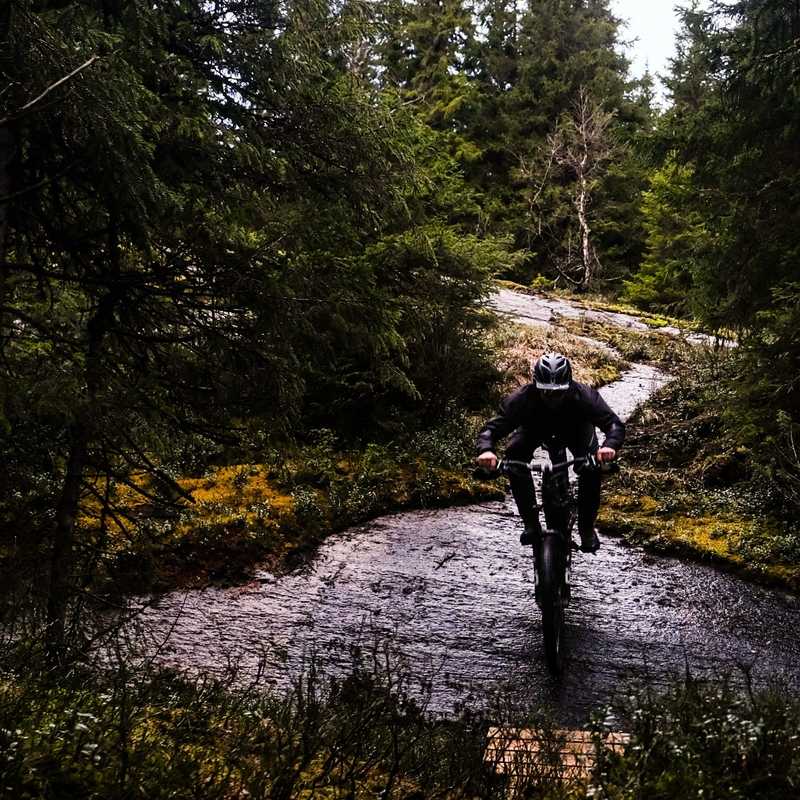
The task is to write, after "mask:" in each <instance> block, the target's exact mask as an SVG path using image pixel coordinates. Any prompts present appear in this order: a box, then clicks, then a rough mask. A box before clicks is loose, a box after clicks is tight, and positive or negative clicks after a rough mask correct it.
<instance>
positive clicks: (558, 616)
mask: <svg viewBox="0 0 800 800" xmlns="http://www.w3.org/2000/svg"><path fill="white" fill-rule="evenodd" d="M562 548H563V545H562V543H561V542H560V541H559V539H558V537H557V536H545V537H544V539H543V541H542V546H541V550H540V556H539V570H538V572H539V587H538V588H539V591H538V595H539V606H540V608H541V610H542V634H543V637H544V656H545V661H546V662H547V668H548V669H549V670H550V672H552V673H553V674H554V675H560V674H561V671H562V669H563V667H564V658H563V652H562V644H563V642H562V640H563V631H564V604H563V602H562V597H561V594H562V586H563V582H564V558H563V553H562Z"/></svg>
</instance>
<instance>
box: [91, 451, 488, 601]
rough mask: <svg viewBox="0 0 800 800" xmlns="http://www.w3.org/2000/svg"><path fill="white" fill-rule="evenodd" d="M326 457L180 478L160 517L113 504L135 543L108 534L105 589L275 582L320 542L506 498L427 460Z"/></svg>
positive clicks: (138, 506) (130, 494) (130, 502)
mask: <svg viewBox="0 0 800 800" xmlns="http://www.w3.org/2000/svg"><path fill="white" fill-rule="evenodd" d="M377 450H380V452H379V453H376V451H377ZM327 455H328V462H327V465H325V464H323V465H320V464H319V462H316V461H314V462H310V461H309V460H308V458H307V456H304V455H303V453H302V451H301V452H298V453H297V454H296V455H295V456H294V457H289V458H286V459H285V460H281V461H280V463H278V464H276V463H273V464H237V465H230V466H225V467H219V468H215V469H211V470H209V471H208V472H207V474H205V475H204V476H203V477H200V478H180V479H178V481H177V483H178V485H179V486H180V487H181V488H182V489H183V490H184V491H185V492H186V494H187V496H188V498H189V499H188V500H183V501H181V502H180V503H179V504H178V505H177V506H176V508H175V509H174V510H173V511H172V512H171V513H167V514H163V513H158V512H155V511H154V509H153V508H152V506H151V505H150V504H149V503H147V502H146V501H145V500H144V499H143V498H142V497H141V496H137V495H136V494H135V492H134V491H133V490H132V489H130V488H127V487H126V488H125V489H124V491H122V492H121V494H122V496H121V497H117V498H115V499H116V502H117V503H118V504H120V505H122V506H124V507H125V511H126V515H127V516H128V517H129V518H130V519H131V520H132V522H133V524H132V525H131V526H130V527H131V528H133V530H134V535H130V534H129V533H128V529H127V526H126V529H125V530H123V528H121V527H119V526H114V525H111V526H110V528H109V535H108V541H107V544H106V548H107V552H108V553H109V555H110V565H109V568H108V578H109V581H113V583H114V584H115V586H116V588H117V589H121V590H122V591H131V590H133V591H146V590H162V591H163V590H168V589H173V588H177V587H184V586H197V585H205V584H207V583H209V582H212V583H223V584H225V583H230V582H236V581H241V580H244V579H246V578H247V577H248V576H249V575H250V574H251V573H252V570H253V568H254V567H255V566H256V565H261V566H262V567H265V568H267V569H271V570H273V571H276V572H280V571H282V570H285V569H287V568H289V567H291V566H294V565H296V564H297V563H298V561H299V560H302V559H304V558H305V557H307V556H308V554H309V553H310V552H312V551H313V549H314V548H315V547H316V546H317V545H319V543H320V542H321V541H322V540H323V539H324V538H325V537H326V536H327V535H329V534H331V533H333V532H335V531H338V530H342V529H343V528H346V527H348V526H350V525H353V524H356V523H359V522H362V521H364V520H366V519H368V518H370V517H374V516H377V515H379V514H383V513H387V512H389V511H396V510H400V509H409V508H420V507H431V506H439V505H447V504H460V503H467V502H476V501H478V500H486V499H493V498H494V499H496V498H499V497H502V496H503V495H502V491H501V490H500V488H499V487H498V486H496V485H494V484H487V483H482V482H479V481H475V480H473V479H472V478H471V477H468V476H467V474H466V471H457V470H456V469H454V468H446V467H443V466H439V465H437V464H435V463H432V462H431V461H430V460H426V459H425V458H424V457H420V458H418V459H416V460H414V461H409V460H403V458H402V454H400V453H393V452H391V451H390V450H388V449H379V448H375V447H374V446H373V447H372V449H371V450H368V451H367V452H349V453H342V452H335V451H330V452H329V453H328V454H327ZM329 466H330V469H329ZM82 524H83V526H84V528H89V527H90V526H95V527H96V526H97V518H96V517H95V515H94V514H93V513H92V509H91V508H86V507H85V508H84V511H83V515H82Z"/></svg>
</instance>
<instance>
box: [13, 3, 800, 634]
mask: <svg viewBox="0 0 800 800" xmlns="http://www.w3.org/2000/svg"><path fill="white" fill-rule="evenodd" d="M681 17H682V29H681V32H680V35H679V41H678V48H677V55H676V57H675V59H674V61H673V62H672V65H671V74H670V75H669V76H668V77H667V78H666V85H667V87H668V91H669V103H668V105H667V107H666V108H665V109H663V110H661V109H659V108H657V107H656V106H655V105H654V102H653V91H652V81H651V79H650V77H649V76H648V75H645V76H644V77H643V78H642V79H638V80H632V79H631V78H630V77H629V74H628V63H627V61H626V59H625V58H624V56H623V55H621V49H620V46H619V45H620V22H619V20H617V19H616V18H615V17H614V16H613V14H612V13H611V12H610V10H609V7H608V3H607V2H604V1H603V0H585V1H580V0H546V1H545V0H543V1H542V2H530V3H528V4H518V3H512V2H507V0H487V1H486V2H476V3H471V4H470V3H466V2H462V0H440V1H438V2H427V1H426V2H415V3H395V2H379V3H366V2H363V3H362V2H350V1H348V2H343V3H328V2H325V1H324V0H303V1H302V2H291V3H268V2H267V3H265V2H259V3H252V2H233V1H231V2H226V1H224V0H219V1H218V2H210V3H204V4H196V3H190V2H169V3H161V2H155V3H142V2H136V1H135V0H130V1H129V2H102V3H100V2H34V1H33V0H15V1H14V2H11V3H8V4H5V5H4V7H3V10H2V12H0V41H1V42H2V50H1V51H0V52H1V53H2V55H1V58H2V70H3V79H2V87H0V89H2V93H1V94H0V104H1V108H0V270H1V271H0V333H1V334H2V335H1V337H0V359H1V360H0V369H1V370H2V382H0V392H1V394H0V430H1V436H2V438H0V448H1V449H2V461H3V464H4V470H3V472H2V475H0V497H1V499H0V515H1V516H2V528H3V530H4V531H6V536H5V541H6V543H5V546H4V552H3V563H4V570H3V571H4V574H5V575H6V576H7V578H6V582H7V585H10V584H11V583H12V582H13V581H12V579H11V576H15V575H18V574H27V572H28V570H27V569H23V568H22V564H23V562H25V563H27V564H28V566H31V565H34V566H31V569H32V570H33V572H36V573H38V577H37V578H36V579H34V580H32V581H28V580H27V579H26V586H27V587H28V588H27V589H26V591H28V590H29V589H30V587H31V586H35V587H36V588H35V589H33V590H31V591H32V595H31V596H33V597H36V598H38V599H37V600H35V601H34V602H33V604H34V605H37V603H39V604H41V603H40V601H41V602H43V603H44V605H45V606H46V611H45V612H44V619H45V620H46V621H47V624H48V625H50V626H51V629H52V626H53V625H55V626H56V629H57V631H60V632H57V633H56V635H55V640H56V641H60V640H61V639H62V638H63V630H62V628H63V627H64V626H65V625H66V624H67V623H66V618H67V609H68V608H69V607H70V603H71V602H72V600H73V599H74V597H75V594H76V592H78V593H79V591H80V587H81V586H84V587H85V586H87V585H89V584H91V583H92V581H93V577H94V575H95V573H96V572H97V571H98V570H100V571H102V569H105V570H106V571H108V570H109V569H111V568H110V567H109V566H108V564H109V563H110V562H112V561H113V562H114V563H115V564H116V567H115V569H116V570H117V572H124V568H123V567H122V566H120V558H119V557H118V556H119V554H117V556H114V555H113V554H112V556H108V550H109V545H108V542H109V530H110V529H111V528H114V529H116V530H117V531H118V532H119V531H123V532H129V531H130V530H131V529H138V530H139V532H141V530H142V529H144V528H145V527H147V525H149V526H150V528H149V530H150V531H151V532H152V530H154V527H153V522H152V519H149V521H148V522H147V525H145V522H144V521H143V519H142V517H141V516H139V517H138V518H137V517H132V516H131V515H130V513H129V512H130V508H129V507H128V509H127V511H126V503H128V506H129V505H130V499H129V498H128V500H126V501H121V500H120V494H119V493H120V490H121V489H124V488H126V487H127V489H128V490H130V491H134V492H137V493H139V494H140V495H141V496H143V497H144V499H145V500H146V502H147V503H149V505H150V509H151V510H152V509H153V508H160V509H169V508H173V510H174V508H175V506H176V504H179V503H180V501H181V500H182V499H184V498H185V497H186V496H187V492H186V490H185V488H182V487H181V485H179V483H178V482H177V480H176V478H177V477H178V476H181V475H184V476H185V475H202V474H203V470H205V469H207V468H208V467H209V466H210V465H217V466H219V465H223V464H237V463H243V462H244V461H247V460H248V459H249V460H250V461H259V462H261V463H265V462H270V463H273V464H278V466H280V462H281V460H282V458H283V456H282V455H281V454H282V453H285V452H287V450H288V449H291V448H292V447H297V446H298V445H299V446H300V447H301V448H302V447H315V446H316V447H319V442H320V441H321V440H322V441H324V442H326V443H328V444H329V445H330V448H329V449H336V448H338V449H339V450H345V449H347V448H350V449H351V450H353V449H354V450H356V451H360V452H365V450H368V449H369V448H368V445H370V446H372V447H373V448H374V447H381V446H387V445H389V444H391V445H392V446H395V447H400V448H401V449H402V448H403V447H405V448H406V449H407V450H414V449H415V448H416V449H420V447H421V445H420V442H422V441H426V440H425V438H424V434H425V432H426V431H427V432H430V431H435V430H439V431H440V435H439V438H438V440H437V437H436V436H434V437H433V440H434V441H438V445H437V446H436V447H434V449H437V447H438V451H437V452H439V455H441V451H442V450H443V449H444V450H447V443H446V441H445V440H447V439H448V437H449V438H450V439H452V440H453V442H455V441H461V439H464V433H463V430H462V431H461V432H459V422H463V420H464V419H466V416H467V415H468V414H469V413H470V412H473V413H474V412H476V411H482V410H483V409H485V407H486V401H487V398H490V397H491V396H492V391H493V389H496V386H497V372H496V369H495V367H494V364H493V354H492V351H491V347H490V346H489V344H488V339H487V336H486V332H487V328H488V327H489V326H490V324H491V321H490V318H489V317H488V316H487V315H485V314H484V313H483V311H482V303H483V301H484V299H485V297H486V296H487V294H488V293H489V291H490V289H491V285H492V283H491V282H492V280H493V279H494V278H496V277H502V278H506V279H511V280H513V281H515V282H517V283H519V284H523V285H525V286H527V287H534V288H538V289H548V288H549V289H552V288H554V287H561V288H562V289H569V290H571V291H575V292H582V293H585V292H587V291H592V292H597V291H601V292H604V293H605V294H606V295H611V296H612V297H616V298H619V299H623V300H627V301H629V302H632V303H634V304H636V305H637V306H639V307H640V308H643V309H647V310H649V311H651V312H659V313H669V314H672V315H675V316H680V317H684V318H691V319H694V320H696V321H697V322H698V323H699V324H701V325H702V326H704V327H705V328H706V329H708V330H711V331H716V332H722V333H724V334H725V335H729V336H734V335H735V336H736V337H737V338H738V340H739V343H740V345H741V346H740V347H739V348H738V351H739V352H738V355H737V357H736V358H735V359H732V360H730V361H729V362H728V366H727V367H726V371H727V374H726V375H725V376H724V379H723V382H722V385H721V386H718V387H717V393H716V396H715V399H714V402H715V403H716V408H717V409H718V410H719V412H720V414H721V417H722V419H723V420H725V422H726V424H727V425H728V427H729V429H730V431H731V432H732V433H733V435H734V436H735V437H736V440H737V442H738V443H739V445H740V446H741V447H743V448H745V449H746V450H747V451H748V452H749V453H751V454H752V456H748V459H749V460H748V469H749V470H750V471H751V472H752V471H754V470H755V471H756V472H758V473H759V474H761V475H765V476H767V478H768V480H769V485H770V487H771V489H770V492H769V493H768V495H769V497H768V502H769V503H770V504H772V506H773V507H775V508H780V509H782V510H783V511H784V512H785V513H786V514H788V515H791V514H794V513H796V511H797V509H798V506H800V459H798V453H797V449H796V437H797V435H798V425H800V405H798V396H800V395H798V392H797V391H796V389H797V386H796V384H797V380H798V375H800V369H798V367H800V361H799V360H798V359H800V337H798V336H797V333H796V331H797V328H798V324H799V323H800V275H799V274H798V269H797V259H798V246H800V236H798V230H800V226H798V219H797V214H798V208H799V207H800V204H798V202H797V200H798V190H799V185H798V180H799V176H800V171H799V170H798V158H800V150H798V148H797V146H796V145H797V142H798V140H799V137H798V134H800V131H798V125H800V123H798V119H799V118H798V115H797V113H796V111H797V107H798V96H797V95H798V91H800V89H798V87H799V86H800V81H798V80H797V76H798V69H800V65H799V64H798V56H799V52H798V46H797V42H798V31H800V12H798V10H797V8H796V7H794V6H793V5H792V4H786V3H782V2H777V1H772V0H748V2H739V3H725V4H712V5H711V6H710V8H708V9H705V10H700V9H699V8H686V9H684V10H683V11H682V12H681ZM442 426H444V427H442ZM465 427H467V426H465V425H461V428H465ZM429 440H430V437H429ZM459 446H460V445H459ZM466 448H467V449H466V450H465V449H464V448H461V449H459V447H456V446H455V444H453V445H452V447H451V451H452V452H451V451H448V452H447V453H446V454H445V456H443V459H444V460H445V461H447V460H448V459H449V461H450V462H453V461H458V459H459V458H463V457H464V453H466V452H468V445H467V446H466ZM240 478H241V476H240ZM241 479H242V480H244V481H245V482H246V477H244V478H241ZM308 499H309V496H308V495H306V497H305V500H308ZM311 499H313V498H311ZM294 501H295V504H296V505H298V506H300V505H302V502H303V496H302V495H297V496H295V497H294ZM351 502H352V499H351ZM312 505H313V503H312ZM82 508H83V511H84V512H85V513H84V514H83V516H81V509H82ZM165 514H166V515H167V517H168V516H169V514H168V513H167V512H165ZM23 532H24V533H23ZM131 535H133V534H131ZM26 559H27V561H26ZM115 559H116V561H115ZM123 560H124V559H123ZM103 564H105V566H104V567H102V568H101V565H103ZM128 570H129V572H130V571H133V573H136V565H134V566H130V565H129V566H128ZM42 598H43V599H42Z"/></svg>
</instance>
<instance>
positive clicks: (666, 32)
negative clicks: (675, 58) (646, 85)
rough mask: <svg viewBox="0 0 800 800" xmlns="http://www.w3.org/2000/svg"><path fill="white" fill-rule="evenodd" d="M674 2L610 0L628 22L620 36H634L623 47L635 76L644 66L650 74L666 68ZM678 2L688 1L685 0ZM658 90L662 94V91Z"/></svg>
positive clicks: (672, 39) (672, 41)
mask: <svg viewBox="0 0 800 800" xmlns="http://www.w3.org/2000/svg"><path fill="white" fill-rule="evenodd" d="M676 5H678V3H677V2H676V0H611V8H612V10H613V12H614V13H615V14H616V15H617V16H618V17H620V19H622V20H626V21H627V23H628V25H627V27H625V28H623V30H622V37H621V38H622V39H624V40H626V41H627V40H631V39H636V40H637V41H635V42H633V43H632V44H631V45H630V46H629V47H628V48H627V50H626V55H627V56H628V58H629V59H630V60H631V62H632V64H631V72H632V73H633V74H634V75H636V76H637V77H638V76H640V75H642V74H643V73H644V71H645V68H647V67H649V69H650V72H651V73H652V74H653V76H655V75H657V74H658V73H664V72H667V70H668V65H667V61H668V59H669V58H670V57H671V56H672V55H674V53H675V33H676V31H677V29H678V18H677V16H676V15H675V6H676ZM681 5H684V6H686V5H688V1H687V2H682V3H681ZM659 88H660V87H659ZM658 94H659V96H662V97H663V91H659V92H658Z"/></svg>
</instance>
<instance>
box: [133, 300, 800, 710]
mask: <svg viewBox="0 0 800 800" xmlns="http://www.w3.org/2000/svg"><path fill="white" fill-rule="evenodd" d="M510 294H512V293H510ZM511 300H512V301H513V304H514V307H513V308H509V307H508V305H507V304H506V303H504V302H503V301H502V299H501V298H498V297H496V298H495V307H496V308H497V309H498V310H501V311H504V312H506V313H511V314H512V315H514V316H515V317H517V318H520V317H523V319H520V321H525V319H527V321H530V322H532V323H534V322H535V323H538V324H541V323H542V322H547V321H548V320H549V319H550V309H549V307H548V304H547V303H546V302H543V301H541V300H538V299H537V298H533V297H527V296H521V295H514V296H513V297H512V298H511ZM548 302H549V301H548ZM559 304H563V302H562V301H559ZM623 324H624V323H623ZM665 379H666V376H664V375H663V374H661V373H659V372H658V371H657V370H655V369H653V368H651V367H645V366H641V365H639V366H636V367H634V368H633V369H632V370H631V371H630V372H627V373H625V374H624V375H623V376H622V378H621V380H619V381H616V382H615V383H613V384H610V385H609V386H607V387H605V388H604V389H603V392H602V393H603V395H604V396H605V397H606V399H607V400H608V402H609V403H610V404H611V405H612V407H613V408H615V409H616V410H617V412H618V413H620V415H621V416H623V417H627V416H629V415H630V413H631V412H632V411H633V409H634V408H635V407H636V405H638V404H639V403H640V402H642V401H643V400H644V399H646V398H647V397H648V396H649V395H650V394H651V393H652V392H653V391H654V390H655V389H656V388H658V386H660V385H661V384H662V383H663V381H664V380H665ZM518 533H519V524H518V519H517V517H516V515H515V512H514V509H513V502H512V501H511V500H510V498H509V499H508V500H506V501H501V502H494V503H486V504H483V505H477V506H468V507H461V508H450V509H440V510H430V511H416V512H407V513H400V514H395V515H391V516H387V517H383V518H381V519H378V520H374V521H372V522H370V523H367V524H364V525H361V526H358V527H356V528H353V529H350V530H348V531H345V532H344V533H341V534H338V535H335V536H332V537H331V538H330V539H328V540H327V541H326V542H325V543H324V544H323V545H322V546H321V547H320V549H319V553H318V554H317V556H316V558H315V559H314V560H313V562H312V563H311V564H310V565H309V567H308V568H306V569H304V570H303V571H300V572H297V573H292V574H289V575H285V576H283V577H279V578H276V577H274V576H272V575H271V574H268V573H263V574H261V575H259V579H258V580H257V581H254V582H252V583H250V584H248V585H246V586H242V587H238V588H233V589H217V588H208V589H204V590H198V591H192V592H189V593H173V594H169V595H165V596H164V597H162V598H160V600H159V601H158V603H157V605H155V606H153V607H151V608H149V609H147V610H146V611H145V612H144V613H143V615H142V617H141V618H140V622H141V623H142V625H143V626H144V628H145V630H146V631H147V632H148V633H149V635H150V637H152V639H151V641H152V643H153V647H156V646H158V648H159V656H158V658H159V659H160V660H161V661H163V662H165V663H168V664H172V665H175V666H179V667H182V668H187V669H190V670H203V671H210V672H215V671H220V670H221V669H222V668H223V667H224V665H226V664H229V663H230V662H231V661H235V662H237V663H238V664H239V667H240V669H241V670H242V676H243V678H244V679H246V678H247V677H248V676H250V675H253V674H255V673H256V671H257V670H258V669H259V665H260V669H261V670H262V672H263V679H264V680H265V681H266V682H267V683H269V684H272V685H275V686H276V687H281V688H285V687H287V686H288V685H290V683H291V681H292V680H293V679H294V678H295V677H296V676H297V675H298V674H299V673H300V672H301V671H302V670H303V669H304V667H305V666H306V665H307V664H308V662H309V660H310V659H311V658H312V657H313V658H314V659H315V661H316V662H317V664H318V665H319V666H320V667H321V668H323V669H325V670H326V671H330V672H333V673H342V672H345V671H347V670H349V669H350V667H351V666H352V664H353V660H354V659H359V658H360V659H366V660H367V662H369V661H370V660H372V659H373V658H375V659H377V661H378V663H384V662H385V659H386V658H388V659H389V660H391V661H392V662H393V663H395V664H397V665H399V667H400V668H401V669H402V670H404V671H405V672H406V674H407V675H408V676H410V681H409V683H408V684H407V689H408V690H410V691H411V692H412V693H413V694H415V695H417V696H418V697H419V698H420V699H422V700H423V701H425V702H426V703H427V705H428V708H429V709H430V710H431V711H434V712H437V713H444V714H448V713H452V712H453V711H454V709H455V710H457V709H459V708H461V707H463V706H465V705H466V706H469V707H476V706H481V707H482V706H488V705H489V704H490V703H491V702H492V697H493V695H495V694H498V693H500V694H502V695H503V696H504V697H505V698H507V699H509V700H510V701H511V703H512V704H513V705H514V706H516V707H518V708H536V707H542V706H547V707H550V708H551V709H552V710H553V712H554V714H555V716H556V718H557V719H559V720H560V721H561V722H562V723H564V724H572V725H580V724H582V723H583V722H585V720H586V717H587V715H588V714H589V713H590V712H591V711H593V710H595V709H597V708H598V707H599V706H602V704H603V703H604V702H606V701H608V699H609V698H610V697H611V696H612V694H613V693H614V692H615V691H619V690H621V689H623V687H624V686H625V685H626V684H627V683H628V682H630V681H636V682H642V681H647V682H649V683H651V684H655V685H659V684H662V683H664V682H665V681H667V680H669V679H670V678H671V677H672V676H674V675H684V674H685V673H686V672H687V670H688V671H690V672H691V673H692V674H694V675H695V676H697V677H714V678H717V677H719V676H721V675H723V674H725V673H730V674H731V675H732V676H733V678H734V679H737V680H738V679H741V677H742V675H743V671H746V672H747V673H749V675H750V677H751V679H752V680H753V682H754V683H756V684H763V683H766V682H768V681H777V682H780V683H783V684H786V685H788V686H789V687H791V688H794V689H798V688H800V645H798V639H797V636H796V628H797V623H798V620H799V619H800V611H799V610H798V609H800V603H798V600H797V598H795V597H794V596H791V595H787V594H785V593H783V592H778V591H773V590H770V589H767V588H764V587H759V586H755V585H752V584H749V583H746V582H744V581H742V580H740V579H737V578H736V577H733V576H731V575H728V574H725V573H722V572H719V571H717V570H715V569H714V568H713V567H710V566H705V565H702V564H695V563H683V562H681V561H679V560H677V559H675V558H669V557H659V556H654V555H649V554H645V553H643V552H641V551H640V550H638V549H636V548H631V547H627V546H625V545H623V544H622V543H621V542H620V541H618V540H614V539H608V538H605V539H604V540H603V546H602V549H601V550H600V552H599V553H598V554H597V555H596V556H581V555H580V554H578V557H576V559H575V565H574V571H573V592H572V598H573V599H572V604H571V605H570V607H569V609H568V610H567V631H566V649H567V653H568V664H567V669H566V674H565V676H564V677H563V678H562V680H560V681H554V680H553V679H552V678H550V677H549V676H548V674H547V672H546V670H545V668H544V653H543V648H542V642H541V632H540V625H539V612H538V610H537V608H536V606H535V604H534V602H533V583H532V563H531V556H530V551H529V550H528V548H523V547H521V546H520V545H519V544H518Z"/></svg>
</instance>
